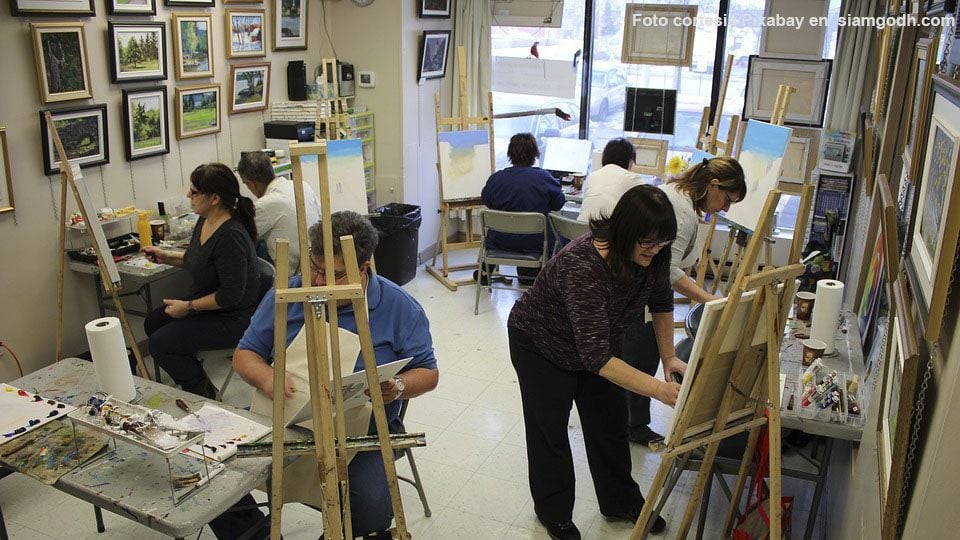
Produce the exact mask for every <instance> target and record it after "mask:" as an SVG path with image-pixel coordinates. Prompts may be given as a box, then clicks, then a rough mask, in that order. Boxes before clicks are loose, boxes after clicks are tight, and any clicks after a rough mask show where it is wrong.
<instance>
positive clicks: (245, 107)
mask: <svg viewBox="0 0 960 540" xmlns="http://www.w3.org/2000/svg"><path fill="white" fill-rule="evenodd" d="M268 103H270V62H258V63H256V64H233V65H231V66H230V102H229V111H230V114H237V113H243V112H250V111H262V110H264V109H266V108H267V104H268Z"/></svg>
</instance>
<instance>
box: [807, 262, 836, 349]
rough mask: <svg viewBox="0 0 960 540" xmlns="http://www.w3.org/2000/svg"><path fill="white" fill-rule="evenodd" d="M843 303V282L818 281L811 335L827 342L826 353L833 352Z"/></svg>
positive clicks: (832, 280) (831, 280)
mask: <svg viewBox="0 0 960 540" xmlns="http://www.w3.org/2000/svg"><path fill="white" fill-rule="evenodd" d="M842 304H843V282H841V281H837V280H835V279H821V280H820V281H818V282H817V300H816V302H814V304H813V315H812V316H811V317H810V319H811V321H813V322H812V324H811V328H810V337H811V338H812V339H819V340H820V341H822V342H824V343H826V344H827V350H826V351H824V353H825V354H833V350H834V348H835V347H834V340H835V338H836V334H837V327H838V326H839V325H840V308H841V305H842Z"/></svg>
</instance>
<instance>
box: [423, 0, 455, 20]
mask: <svg viewBox="0 0 960 540" xmlns="http://www.w3.org/2000/svg"><path fill="white" fill-rule="evenodd" d="M452 3H453V0H417V17H419V18H421V19H449V18H450V4H452Z"/></svg>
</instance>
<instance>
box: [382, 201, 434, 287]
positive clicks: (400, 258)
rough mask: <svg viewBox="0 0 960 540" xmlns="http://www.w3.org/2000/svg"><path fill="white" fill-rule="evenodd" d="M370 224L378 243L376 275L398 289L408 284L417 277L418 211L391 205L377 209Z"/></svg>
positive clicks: (418, 208)
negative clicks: (392, 283) (394, 284)
mask: <svg viewBox="0 0 960 540" xmlns="http://www.w3.org/2000/svg"><path fill="white" fill-rule="evenodd" d="M370 221H371V222H372V223H373V225H374V227H376V228H377V230H378V231H379V232H380V243H379V244H377V249H376V251H375V252H374V256H375V257H376V262H377V274H379V275H381V276H383V277H385V278H387V279H389V280H390V281H392V282H394V283H396V284H397V285H404V284H406V283H409V282H410V280H412V279H413V278H414V277H415V276H416V275H417V253H418V244H419V241H418V237H419V233H420V224H421V223H422V222H423V217H422V216H421V215H420V207H419V206H416V205H413V204H402V203H390V204H388V205H386V206H381V207H380V208H377V209H376V210H375V212H374V214H373V215H371V216H370Z"/></svg>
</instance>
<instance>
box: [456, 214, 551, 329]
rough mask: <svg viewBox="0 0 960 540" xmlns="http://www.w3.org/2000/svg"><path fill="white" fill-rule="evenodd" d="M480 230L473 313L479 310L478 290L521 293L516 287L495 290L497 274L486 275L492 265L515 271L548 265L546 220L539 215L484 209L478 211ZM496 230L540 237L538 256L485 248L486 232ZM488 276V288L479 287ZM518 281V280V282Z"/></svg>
mask: <svg viewBox="0 0 960 540" xmlns="http://www.w3.org/2000/svg"><path fill="white" fill-rule="evenodd" d="M480 231H481V233H482V235H483V239H482V240H481V242H480V253H479V255H478V256H477V262H478V263H479V269H478V271H477V297H476V301H475V302H474V304H473V314H474V315H476V314H477V313H479V311H480V289H481V288H483V287H486V288H487V289H488V290H490V291H492V290H493V289H509V290H523V289H524V288H525V287H523V286H522V285H520V286H517V287H507V286H499V287H494V286H493V283H494V276H495V275H498V274H499V272H492V273H491V272H489V267H490V266H492V265H507V266H516V267H518V268H543V266H544V265H545V264H546V263H547V257H548V252H547V218H546V217H545V216H544V215H543V214H541V213H539V212H503V211H501V210H483V211H481V212H480ZM489 231H497V232H502V233H508V234H540V235H542V236H543V247H542V249H541V252H540V253H525V252H522V251H508V250H503V249H489V248H487V243H486V241H487V233H488V232H489ZM491 274H492V275H491ZM484 276H487V278H488V279H487V280H486V281H487V285H481V284H482V283H483V282H484V279H483V278H484ZM518 281H519V280H518Z"/></svg>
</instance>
